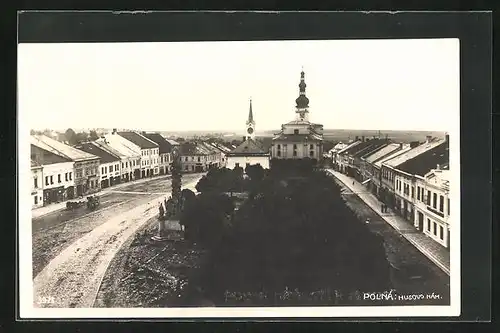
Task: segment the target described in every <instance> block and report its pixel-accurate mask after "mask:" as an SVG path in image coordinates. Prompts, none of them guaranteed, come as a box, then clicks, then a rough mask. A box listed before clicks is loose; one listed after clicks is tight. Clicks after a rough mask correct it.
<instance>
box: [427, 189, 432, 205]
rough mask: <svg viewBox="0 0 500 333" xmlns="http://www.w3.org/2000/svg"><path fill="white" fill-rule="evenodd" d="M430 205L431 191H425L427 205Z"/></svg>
mask: <svg viewBox="0 0 500 333" xmlns="http://www.w3.org/2000/svg"><path fill="white" fill-rule="evenodd" d="M430 205H431V191H427V206H430Z"/></svg>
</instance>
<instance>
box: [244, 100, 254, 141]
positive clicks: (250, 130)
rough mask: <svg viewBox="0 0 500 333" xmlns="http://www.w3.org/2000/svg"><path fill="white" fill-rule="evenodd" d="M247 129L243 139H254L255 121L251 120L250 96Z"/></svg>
mask: <svg viewBox="0 0 500 333" xmlns="http://www.w3.org/2000/svg"><path fill="white" fill-rule="evenodd" d="M246 124H247V131H246V135H245V139H246V140H248V139H252V140H254V139H255V121H254V120H253V111H252V99H251V98H250V110H249V111H248V119H247V122H246Z"/></svg>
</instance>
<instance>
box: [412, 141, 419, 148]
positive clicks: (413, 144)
mask: <svg viewBox="0 0 500 333" xmlns="http://www.w3.org/2000/svg"><path fill="white" fill-rule="evenodd" d="M418 145H419V142H418V141H412V142H410V148H415V147H418Z"/></svg>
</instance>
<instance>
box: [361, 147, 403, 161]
mask: <svg viewBox="0 0 500 333" xmlns="http://www.w3.org/2000/svg"><path fill="white" fill-rule="evenodd" d="M400 148H402V145H401V144H398V143H390V144H388V145H386V146H385V147H383V148H382V149H379V150H377V151H376V152H374V153H372V154H370V155H368V156H366V157H365V160H366V162H368V163H370V164H371V163H374V162H376V161H377V160H379V159H381V158H383V157H385V156H387V155H389V154H390V153H392V152H394V151H396V150H397V149H400Z"/></svg>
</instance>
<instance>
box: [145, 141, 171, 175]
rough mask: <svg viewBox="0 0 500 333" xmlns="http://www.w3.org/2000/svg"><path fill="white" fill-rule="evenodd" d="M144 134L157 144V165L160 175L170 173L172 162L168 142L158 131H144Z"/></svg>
mask: <svg viewBox="0 0 500 333" xmlns="http://www.w3.org/2000/svg"><path fill="white" fill-rule="evenodd" d="M144 136H145V137H146V138H148V139H149V140H151V141H153V142H155V143H156V144H157V145H158V149H159V150H158V151H159V157H158V158H159V161H158V167H159V169H160V172H159V173H160V174H161V175H166V174H169V173H170V170H171V166H170V164H171V163H172V147H171V145H170V143H168V141H167V140H166V139H165V138H164V137H163V136H162V135H161V134H159V133H145V134H144Z"/></svg>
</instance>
